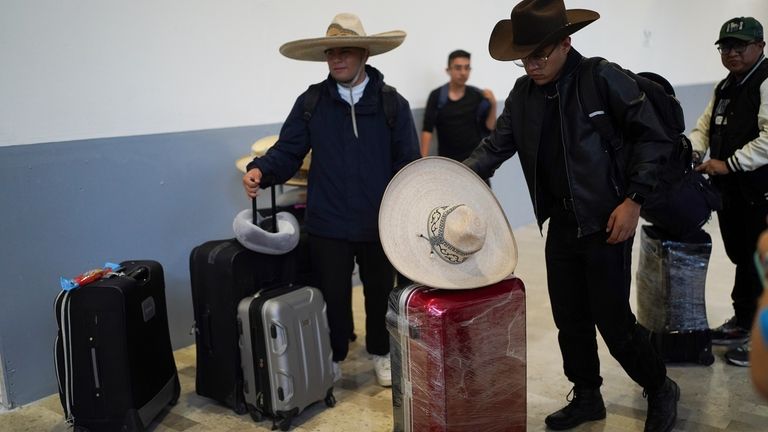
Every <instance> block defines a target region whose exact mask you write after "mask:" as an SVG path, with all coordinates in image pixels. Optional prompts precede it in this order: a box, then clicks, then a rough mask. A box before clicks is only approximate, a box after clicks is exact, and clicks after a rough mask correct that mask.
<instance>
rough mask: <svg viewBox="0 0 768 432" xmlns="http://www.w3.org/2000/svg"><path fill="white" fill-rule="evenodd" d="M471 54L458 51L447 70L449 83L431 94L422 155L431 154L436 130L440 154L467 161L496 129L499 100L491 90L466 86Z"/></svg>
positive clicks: (425, 115)
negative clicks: (479, 144)
mask: <svg viewBox="0 0 768 432" xmlns="http://www.w3.org/2000/svg"><path fill="white" fill-rule="evenodd" d="M471 69H472V68H471V67H470V54H469V53H468V52H466V51H464V50H456V51H454V52H452V53H451V54H450V55H449V56H448V67H447V68H446V69H445V71H446V72H447V73H448V76H449V77H450V81H449V82H448V83H447V84H445V85H443V86H441V87H438V88H436V89H435V90H433V91H432V93H430V94H429V99H427V109H426V111H425V113H424V126H423V127H422V132H421V155H422V156H427V155H428V154H429V146H430V143H431V141H432V131H433V130H434V129H435V128H437V140H438V154H439V155H440V156H445V157H448V158H451V159H455V160H457V161H462V160H464V159H466V158H467V157H468V156H469V155H470V154H471V153H472V150H474V149H475V147H476V146H477V143H479V142H480V140H481V139H482V138H484V137H486V136H487V135H488V134H489V133H490V131H491V130H493V128H494V127H495V126H496V98H495V97H494V96H493V93H492V92H491V91H490V90H489V89H485V90H481V89H479V88H477V87H472V86H468V85H467V80H468V79H469V72H470V71H471Z"/></svg>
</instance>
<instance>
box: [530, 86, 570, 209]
mask: <svg viewBox="0 0 768 432" xmlns="http://www.w3.org/2000/svg"><path fill="white" fill-rule="evenodd" d="M543 90H544V93H545V94H546V104H545V108H544V124H545V125H546V126H545V127H544V128H542V130H541V142H540V144H539V156H538V157H539V160H538V168H539V175H540V180H541V182H542V185H543V186H544V188H543V189H544V193H545V197H546V199H547V200H550V201H551V204H552V205H555V206H557V207H560V206H562V201H563V199H570V198H571V192H570V188H569V187H568V177H567V174H566V168H565V148H563V138H562V135H561V130H560V107H559V103H560V98H559V95H558V93H557V88H556V87H555V85H554V84H549V85H547V86H545V87H544V88H543Z"/></svg>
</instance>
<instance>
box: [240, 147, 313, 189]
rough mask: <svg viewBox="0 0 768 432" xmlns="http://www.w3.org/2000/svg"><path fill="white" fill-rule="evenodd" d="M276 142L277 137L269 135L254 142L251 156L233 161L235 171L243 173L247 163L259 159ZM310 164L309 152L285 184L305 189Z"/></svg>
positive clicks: (310, 156) (310, 155)
mask: <svg viewBox="0 0 768 432" xmlns="http://www.w3.org/2000/svg"><path fill="white" fill-rule="evenodd" d="M277 140H278V136H277V135H269V136H266V137H264V138H261V139H258V140H256V142H255V143H253V144H251V154H249V155H247V156H243V157H241V158H240V159H238V160H237V161H235V166H236V167H237V169H239V170H240V171H241V172H243V173H245V168H246V167H247V166H248V164H249V163H251V161H252V160H253V158H255V157H261V156H264V155H265V154H267V150H269V148H270V147H272V146H273V145H275V143H276V142H277ZM311 163H312V151H311V150H310V152H309V153H307V155H306V156H305V157H304V161H303V162H302V163H301V167H300V168H299V171H298V172H297V173H296V174H295V175H294V176H293V177H291V178H290V179H288V181H286V182H285V184H287V185H289V186H301V187H307V178H308V177H309V166H310V164H311Z"/></svg>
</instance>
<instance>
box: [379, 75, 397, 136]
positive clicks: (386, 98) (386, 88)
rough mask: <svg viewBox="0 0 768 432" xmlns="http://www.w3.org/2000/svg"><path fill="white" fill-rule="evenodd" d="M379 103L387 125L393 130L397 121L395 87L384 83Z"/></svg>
mask: <svg viewBox="0 0 768 432" xmlns="http://www.w3.org/2000/svg"><path fill="white" fill-rule="evenodd" d="M381 103H382V105H383V107H384V116H385V117H386V118H387V126H389V128H390V129H392V130H394V129H395V124H396V123H397V89H396V88H394V87H392V86H391V85H389V84H384V85H383V86H382V87H381Z"/></svg>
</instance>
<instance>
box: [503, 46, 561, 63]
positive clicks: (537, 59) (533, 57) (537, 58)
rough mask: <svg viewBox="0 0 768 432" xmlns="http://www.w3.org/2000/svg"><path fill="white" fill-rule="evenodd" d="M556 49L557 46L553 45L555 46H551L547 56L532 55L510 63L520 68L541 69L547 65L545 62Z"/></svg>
mask: <svg viewBox="0 0 768 432" xmlns="http://www.w3.org/2000/svg"><path fill="white" fill-rule="evenodd" d="M557 47H558V44H555V46H553V47H552V49H551V50H549V54H547V55H545V56H542V55H541V54H535V53H534V54H531V55H529V56H528V57H524V58H521V59H517V60H514V61H513V62H512V63H514V64H515V65H516V66H520V67H526V66H536V67H537V68H543V67H544V66H546V65H547V60H549V58H550V57H551V56H552V53H553V52H555V50H556V49H557Z"/></svg>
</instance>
